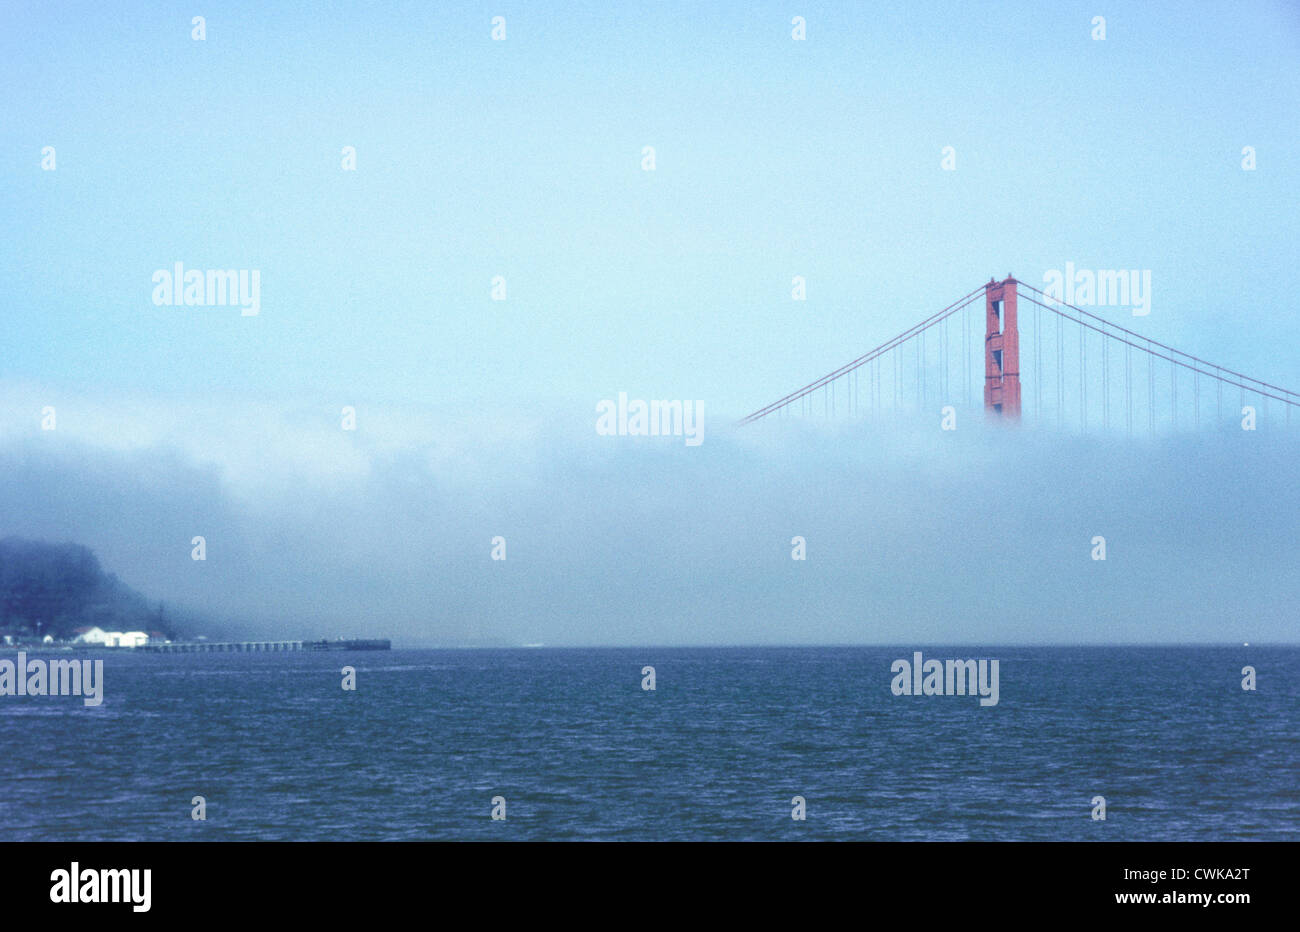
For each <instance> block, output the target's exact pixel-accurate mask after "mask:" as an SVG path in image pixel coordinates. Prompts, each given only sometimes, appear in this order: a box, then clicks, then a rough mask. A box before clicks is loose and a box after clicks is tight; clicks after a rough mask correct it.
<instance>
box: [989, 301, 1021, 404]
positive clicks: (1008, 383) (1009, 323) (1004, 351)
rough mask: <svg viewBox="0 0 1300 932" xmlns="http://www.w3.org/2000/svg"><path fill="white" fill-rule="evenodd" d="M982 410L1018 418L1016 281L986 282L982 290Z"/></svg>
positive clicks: (1018, 370) (1018, 353) (1018, 351)
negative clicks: (983, 330)
mask: <svg viewBox="0 0 1300 932" xmlns="http://www.w3.org/2000/svg"><path fill="white" fill-rule="evenodd" d="M984 322H985V334H984V408H985V410H988V411H996V412H998V413H999V414H1001V415H1003V416H1005V417H1012V418H1016V419H1017V420H1019V418H1020V331H1019V330H1018V329H1017V327H1016V280H1015V279H1014V278H1012V277H1011V276H1010V275H1008V276H1007V278H1006V280H1005V281H1000V282H995V281H993V280H992V279H989V283H988V284H987V285H985V286H984Z"/></svg>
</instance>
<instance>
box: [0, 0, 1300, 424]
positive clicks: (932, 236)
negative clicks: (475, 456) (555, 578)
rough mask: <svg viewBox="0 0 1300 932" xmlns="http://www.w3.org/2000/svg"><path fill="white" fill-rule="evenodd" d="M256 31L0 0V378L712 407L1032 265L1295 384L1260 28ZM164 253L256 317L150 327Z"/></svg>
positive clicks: (776, 391) (383, 397) (777, 22)
mask: <svg viewBox="0 0 1300 932" xmlns="http://www.w3.org/2000/svg"><path fill="white" fill-rule="evenodd" d="M272 6H273V7H276V6H278V7H279V8H277V9H267V8H266V5H264V4H218V5H212V6H205V7H204V9H203V12H204V15H205V16H206V18H207V28H208V37H207V39H206V41H204V42H195V41H192V40H191V39H190V36H189V32H190V26H189V19H190V16H191V15H193V13H194V10H196V9H197V8H196V7H193V5H189V6H184V5H175V4H162V5H155V4H145V5H140V6H137V7H134V8H133V7H130V6H123V7H121V8H118V6H117V5H115V6H114V7H112V8H104V7H102V6H101V5H97V4H96V5H92V4H80V5H59V4H44V3H42V4H31V5H24V6H19V7H15V6H14V5H7V6H6V10H5V13H4V14H3V16H4V20H3V25H4V28H3V30H2V36H3V38H0V51H3V53H4V54H3V64H0V76H2V77H0V80H2V81H3V85H2V86H3V92H4V93H3V97H4V101H5V103H4V105H3V108H4V111H3V112H4V120H3V124H2V128H0V143H2V148H3V161H0V171H3V180H4V184H3V194H2V195H0V196H2V197H3V201H0V209H3V211H4V212H5V214H6V215H7V217H8V222H6V224H5V231H4V233H3V234H0V235H3V237H4V249H3V250H2V251H0V274H3V275H4V277H5V279H6V281H7V282H8V288H7V292H8V294H7V301H6V303H7V304H8V306H9V308H10V314H9V315H8V316H9V321H8V323H9V334H10V339H9V340H8V341H7V343H8V346H7V350H6V354H5V357H6V358H5V372H6V375H9V376H17V377H22V378H30V379H39V380H43V381H56V382H58V381H64V380H75V381H76V383H77V384H78V385H80V386H83V387H84V386H102V387H103V388H104V389H105V390H119V389H124V388H129V389H136V390H142V391H147V392H160V393H173V392H176V391H177V390H178V389H180V388H181V387H182V386H185V387H193V388H201V389H202V390H203V391H204V392H218V393H220V392H230V393H236V394H246V395H249V396H254V397H262V396H265V395H267V394H277V395H283V394H292V395H297V394H312V395H315V394H330V393H332V394H337V395H340V396H346V397H349V398H354V399H355V398H367V399H373V400H375V401H377V402H394V403H396V402H412V401H420V402H428V403H437V404H448V405H452V406H457V405H479V404H483V403H501V404H503V405H506V406H515V405H528V404H532V403H533V402H534V401H535V400H537V399H538V398H554V399H564V400H566V401H567V400H573V401H575V402H581V403H582V404H584V405H585V404H587V402H588V400H589V399H591V398H592V397H593V396H594V397H605V396H607V395H609V394H611V393H613V392H615V391H618V390H622V389H629V390H631V391H633V392H638V391H640V392H644V393H646V394H647V395H649V394H658V395H662V396H671V397H692V398H704V399H708V401H709V402H710V404H711V406H712V408H713V410H715V411H719V412H721V411H727V412H741V413H743V412H744V411H746V410H749V409H751V408H753V407H757V406H758V405H759V404H761V403H763V402H765V401H767V400H770V398H771V397H775V396H777V395H780V394H783V393H784V392H785V391H786V390H788V389H789V388H793V387H795V386H796V385H798V384H802V382H803V381H805V380H806V378H811V377H813V376H816V375H818V374H820V373H821V372H824V371H828V370H829V369H831V368H833V367H835V366H837V365H839V364H840V362H842V361H845V360H847V359H849V358H852V357H853V356H856V355H857V354H858V353H860V352H862V351H863V350H865V349H866V348H869V347H870V346H873V345H875V344H876V343H878V342H880V341H881V340H883V339H885V338H887V337H888V336H891V335H892V334H893V333H895V332H898V331H900V330H902V329H904V328H905V327H907V326H910V324H911V323H913V322H915V321H916V320H918V319H920V317H921V316H924V314H926V313H928V312H929V311H931V310H933V309H937V308H939V307H942V306H944V305H945V304H947V303H948V302H949V301H950V300H952V299H953V298H955V297H957V296H958V295H960V294H964V293H965V292H966V291H968V290H969V289H970V288H971V287H973V286H974V285H975V284H976V283H978V282H980V281H984V280H986V279H987V278H988V277H989V276H990V275H997V276H999V277H1000V276H1002V275H1005V274H1007V273H1008V272H1011V273H1014V274H1016V275H1018V276H1020V277H1022V278H1024V279H1025V280H1026V281H1029V282H1031V283H1034V284H1038V285H1040V286H1041V284H1042V275H1043V272H1044V270H1046V269H1049V268H1059V267H1062V266H1063V265H1064V263H1065V262H1066V261H1073V262H1074V263H1075V264H1076V265H1078V266H1080V267H1087V268H1140V269H1151V270H1152V273H1153V279H1154V286H1153V292H1154V300H1153V313H1152V315H1151V316H1150V318H1148V319H1146V320H1144V321H1142V322H1141V323H1142V329H1143V332H1144V333H1149V334H1150V335H1151V336H1152V337H1155V338H1157V339H1161V338H1163V339H1167V340H1168V341H1169V342H1171V343H1173V344H1174V345H1177V346H1179V347H1180V348H1183V349H1186V350H1187V351H1188V352H1193V353H1198V355H1203V356H1206V357H1208V358H1211V359H1214V360H1215V361H1222V362H1223V363H1224V364H1226V365H1236V366H1238V367H1240V368H1242V369H1244V370H1245V371H1248V372H1252V373H1253V374H1257V375H1259V376H1260V377H1261V378H1269V377H1270V376H1272V377H1273V379H1275V380H1277V381H1281V382H1282V383H1283V384H1287V379H1288V378H1290V379H1291V381H1292V382H1294V381H1296V379H1295V378H1294V375H1295V374H1296V373H1297V371H1298V370H1300V351H1298V350H1297V349H1296V347H1297V346H1300V340H1297V336H1300V324H1297V322H1296V315H1294V314H1293V313H1292V312H1291V305H1293V303H1294V302H1293V300H1292V299H1291V297H1290V295H1291V294H1292V292H1293V291H1294V289H1295V285H1296V270H1295V267H1294V266H1295V261H1294V260H1295V257H1296V243H1297V242H1300V235H1298V234H1300V226H1298V224H1300V221H1298V220H1297V217H1300V211H1297V209H1296V208H1297V206H1298V204H1297V184H1296V178H1297V172H1298V170H1300V163H1298V159H1300V154H1298V153H1297V151H1296V147H1295V140H1296V138H1297V129H1298V128H1300V127H1297V119H1298V118H1297V114H1300V68H1298V67H1297V65H1300V13H1297V11H1296V8H1295V7H1294V6H1290V7H1288V6H1286V5H1282V4H1267V3H1248V4H1223V5H1210V4H1202V5H1196V4H1194V5H1190V6H1189V5H1187V4H1181V3H1178V4H1135V5H1127V4H1120V5H1116V6H1115V8H1114V9H1112V10H1109V11H1106V10H1101V9H1100V8H1099V7H1097V5H1095V4H1094V5H1088V4H1032V5H1028V8H1027V9H1019V10H1011V9H1005V8H1003V7H1004V6H1009V5H994V8H992V9H990V8H988V6H987V5H973V4H970V5H953V6H950V5H947V4H939V5H931V4H923V3H906V4H897V5H893V4H867V3H860V4H856V3H855V4H836V5H824V4H819V5H800V4H795V5H793V6H792V5H790V4H752V5H751V4H744V5H739V4H708V3H705V4H696V3H691V4H671V3H663V4H642V5H637V6H638V7H639V8H637V9H634V8H633V6H632V5H615V6H617V7H618V8H619V9H618V10H617V11H611V10H610V9H609V6H610V5H608V4H601V3H593V4H527V5H520V7H519V8H518V9H517V10H512V9H510V8H509V7H508V6H506V7H500V6H493V5H490V4H489V5H472V4H470V5H453V6H452V7H449V8H440V5H433V4H410V5H400V4H398V5H387V4H356V5H353V4H333V5H329V6H325V7H322V8H319V9H318V8H317V6H316V5H304V6H301V7H287V6H279V5H272ZM792 12H799V13H800V14H801V15H803V16H804V17H805V18H806V20H807V21H808V36H809V38H808V40H807V41H805V42H794V41H792V40H791V38H790V25H789V23H790V19H791V15H790V14H791V13H792ZM1099 13H1105V14H1108V15H1107V38H1106V39H1105V41H1093V40H1092V39H1091V38H1090V31H1091V28H1092V27H1091V25H1090V21H1091V18H1092V17H1093V16H1094V15H1098V14H1099ZM495 14H501V15H505V16H506V18H507V36H508V38H507V40H506V41H504V42H493V41H491V40H490V38H489V33H490V28H491V27H490V20H491V17H492V15H495ZM45 145H53V146H55V148H56V151H57V158H58V169H57V171H55V172H41V171H39V170H37V169H38V164H39V157H40V150H41V148H42V147H43V146H45ZM344 145H353V146H356V148H357V151H358V170H357V171H356V172H355V173H348V172H343V171H341V170H340V165H339V162H340V155H339V151H340V149H341V148H342V146H344ZM644 145H653V146H654V147H655V149H656V154H657V169H656V171H654V172H643V171H641V170H640V161H641V149H642V146H644ZM946 145H951V146H953V147H954V148H955V150H956V153H957V170H956V171H953V172H945V171H942V170H941V169H940V158H941V150H942V148H943V147H944V146H946ZM1245 145H1252V146H1254V147H1255V148H1256V150H1257V152H1258V160H1259V168H1258V169H1257V170H1256V171H1254V172H1244V171H1242V170H1241V168H1240V160H1241V156H1240V150H1241V148H1242V147H1243V146H1245ZM177 260H180V261H185V262H186V263H187V264H189V265H190V266H191V267H200V268H213V267H220V268H257V269H260V270H261V271H262V278H263V286H262V287H263V291H264V298H263V307H264V309H263V312H262V314H261V315H260V316H259V317H258V318H253V319H239V318H238V316H237V315H236V316H233V317H232V316H231V315H230V314H229V313H225V312H223V311H220V310H215V311H214V310H205V311H196V310H195V309H176V308H157V307H154V306H153V305H152V304H151V303H150V301H149V297H150V292H151V285H150V275H151V274H152V272H153V270H154V269H157V268H163V267H168V266H170V264H171V263H172V262H174V261H177ZM497 274H500V275H504V276H505V277H506V280H507V285H508V300H507V301H506V302H504V303H502V302H492V301H490V300H489V284H490V281H491V278H492V276H493V275H497ZM796 274H800V275H804V276H805V277H806V278H807V279H808V289H809V300H808V301H807V302H806V303H804V304H797V303H795V302H792V301H791V300H790V280H791V277H792V276H793V275H796ZM1242 331H1245V333H1247V334H1249V336H1244V335H1242V333H1241V332H1242Z"/></svg>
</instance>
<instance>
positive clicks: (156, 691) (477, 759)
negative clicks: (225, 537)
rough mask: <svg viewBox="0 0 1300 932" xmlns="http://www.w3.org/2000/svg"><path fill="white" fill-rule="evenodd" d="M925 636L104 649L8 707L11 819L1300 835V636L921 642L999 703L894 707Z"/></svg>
mask: <svg viewBox="0 0 1300 932" xmlns="http://www.w3.org/2000/svg"><path fill="white" fill-rule="evenodd" d="M913 649H914V648H913V647H900V648H804V649H785V648H753V649H748V648H747V649H722V648H719V649H656V648H647V649H637V650H621V649H619V650H613V649H611V650H485V651H415V650H411V651H407V650H402V651H393V652H391V653H387V652H386V653H348V654H342V653H298V654H211V655H183V654H182V655H146V654H127V653H112V654H108V655H105V658H104V660H105V672H104V676H105V697H104V702H103V705H102V706H100V707H98V708H86V707H84V706H83V704H82V702H81V700H80V699H79V698H37V697H25V698H17V697H0V740H2V741H3V745H2V746H3V748H4V754H3V756H2V757H0V776H3V791H2V792H0V830H2V831H3V833H4V837H5V838H6V839H9V840H30V839H46V840H63V839H95V840H116V839H159V840H169V839H175V840H187V839H194V840H199V839H226V840H240V839H248V840H251V839H285V840H291V839H303V840H313V839H339V840H346V839H408V840H413V839H516V840H518V839H588V838H590V839H645V840H656V839H666V840H667V839H686V840H721V839H771V840H786V839H813V838H817V839H859V840H918V839H920V840H926V839H945V840H947V839H956V840H960V839H989V840H999V839H1049V840H1075V839H1098V840H1130V839H1134V840H1136V839H1146V840H1185V839H1187V840H1190V839H1203V840H1230V839H1279V840H1280V839H1290V840H1300V780H1298V779H1297V778H1298V776H1300V727H1298V726H1300V648H1289V647H1287V648H1283V647H1264V648H1256V647H1241V648H1001V649H994V650H991V651H990V650H988V649H984V650H973V649H970V648H924V652H925V656H926V657H927V658H936V659H947V658H966V657H995V658H997V659H998V660H999V661H1000V701H999V703H998V705H997V706H995V707H990V708H981V707H980V705H979V703H978V701H977V700H976V699H975V698H972V697H969V696H967V697H907V696H894V695H893V694H892V693H891V692H890V688H889V685H890V680H891V678H892V677H891V674H890V664H891V663H892V661H893V660H895V659H897V658H907V659H909V660H910V659H911V656H912V650H913ZM0 656H3V657H8V658H10V659H12V658H13V657H14V655H13V654H12V653H6V654H3V655H0ZM44 656H46V657H48V656H49V655H44ZM647 664H649V665H653V666H654V667H655V670H656V678H657V689H656V690H655V691H654V692H647V691H643V690H642V688H641V679H642V676H641V669H642V667H643V666H645V665H647ZM1247 664H1250V665H1253V666H1254V667H1256V669H1257V670H1258V677H1259V689H1258V691H1256V692H1244V691H1243V690H1242V689H1241V678H1242V677H1241V669H1242V667H1243V666H1246V665H1247ZM345 665H352V666H355V667H356V669H357V676H358V684H357V686H358V688H357V690H356V691H355V692H345V691H344V690H342V689H341V686H340V684H341V681H342V676H341V673H340V670H341V668H342V667H343V666H345ZM796 795H798V796H803V797H804V798H805V799H806V800H807V808H808V818H807V821H805V822H795V821H793V820H791V818H790V808H791V805H790V801H791V798H792V797H794V796H796ZM1097 795H1101V796H1105V797H1106V800H1107V805H1108V819H1107V820H1106V821H1105V822H1095V821H1093V820H1092V819H1091V818H1090V811H1091V804H1090V801H1091V799H1092V798H1093V797H1094V796H1097ZM194 796H204V797H205V798H206V800H207V807H208V810H207V814H208V818H207V821H206V822H196V821H194V820H193V819H191V817H190V810H191V799H192V798H193V797H194ZM493 796H504V797H505V798H506V800H507V816H508V817H507V819H506V821H504V822H494V821H492V820H491V819H490V818H489V814H490V809H491V803H490V800H491V798H492V797H493Z"/></svg>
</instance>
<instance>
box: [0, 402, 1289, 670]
mask: <svg viewBox="0 0 1300 932" xmlns="http://www.w3.org/2000/svg"><path fill="white" fill-rule="evenodd" d="M40 394H41V393H40V392H38V391H35V390H33V389H31V388H30V387H27V388H25V389H18V390H15V391H14V392H12V393H11V396H10V397H11V398H12V397H17V398H20V399H21V400H22V402H23V403H22V404H14V405H11V406H9V412H10V414H9V415H8V416H7V419H5V420H3V421H0V472H2V473H3V475H4V477H5V479H4V481H3V483H0V536H4V535H6V534H17V535H21V536H26V537H34V538H44V539H50V540H73V541H77V542H80V543H85V544H86V545H88V546H90V547H92V548H93V549H94V550H95V551H96V552H97V554H98V555H99V557H100V560H101V562H102V563H103V565H104V567H105V569H106V570H109V571H112V572H116V573H117V574H118V575H119V576H120V577H121V578H122V579H123V580H124V581H126V582H127V583H129V584H130V585H132V586H134V587H136V588H137V589H139V590H141V591H142V592H144V593H145V594H147V595H149V596H150V597H151V598H155V599H163V600H166V601H169V602H173V603H178V604H182V605H185V606H188V607H190V608H192V609H196V610H200V611H203V612H206V613H208V614H210V615H212V616H213V617H218V618H222V619H225V620H227V622H229V623H230V624H231V625H232V626H234V627H235V628H237V629H239V630H246V631H248V632H250V633H253V632H256V633H257V634H258V635H260V636H312V637H317V636H330V637H332V636H346V635H355V636H387V637H392V638H394V640H395V641H397V642H398V643H399V644H406V645H416V644H427V645H439V644H449V645H450V644H519V643H533V642H542V643H546V644H555V645H560V644H570V645H599V644H611V645H630V644H775V643H801V644H806V643H901V644H925V643H969V644H993V643H1175V642H1240V641H1245V640H1248V641H1261V642H1262V641H1270V640H1273V641H1280V640H1287V641H1293V640H1294V639H1295V625H1294V619H1293V618H1292V617H1291V616H1290V607H1291V606H1294V605H1295V604H1296V603H1297V602H1298V601H1300V591H1298V590H1300V571H1298V570H1297V569H1296V566H1297V555H1298V551H1300V544H1298V543H1297V541H1296V538H1295V533H1294V532H1295V515H1296V514H1297V506H1298V505H1300V492H1297V490H1296V488H1295V483H1294V481H1293V480H1292V478H1291V477H1292V476H1293V472H1294V470H1293V463H1294V461H1295V455H1296V452H1297V443H1296V441H1295V440H1294V439H1289V438H1288V437H1287V436H1284V435H1270V434H1269V433H1267V432H1264V431H1260V432H1256V433H1246V432H1242V431H1235V432H1234V431H1231V430H1226V431H1223V432H1218V433H1213V432H1205V433H1202V434H1196V435H1183V436H1171V437H1164V438H1139V439H1133V440H1129V439H1127V438H1122V437H1113V438H1101V437H1079V436H1075V435H1071V434H1067V433H1060V432H1056V431H1045V430H1034V429H1031V428H1024V429H1020V430H1005V429H997V428H990V427H987V426H985V425H983V424H982V418H980V417H979V416H976V417H975V418H973V419H972V418H970V417H969V416H967V417H966V418H965V423H964V424H963V426H962V428H961V429H959V430H957V431H955V432H942V431H940V430H939V429H938V418H937V416H936V417H935V418H934V419H933V421H934V423H933V424H932V425H931V424H927V425H926V427H925V429H916V428H913V429H906V428H900V427H899V426H897V424H890V425H884V424H876V425H873V424H871V423H868V422H856V423H855V422H841V423H840V424H838V425H831V426H827V425H817V424H812V423H807V422H804V423H800V422H797V421H789V420H787V421H783V422H781V423H767V422H764V423H760V424H756V425H753V426H751V427H747V428H742V429H740V430H736V429H733V428H730V427H724V426H723V425H722V424H720V423H718V421H717V420H714V421H712V422H711V423H710V425H709V431H708V434H707V437H708V439H707V442H705V443H704V444H702V445H701V446H699V447H693V448H692V447H686V446H684V445H683V444H681V443H680V442H673V441H672V439H671V438H640V437H602V436H597V434H596V432H595V430H594V426H593V425H594V413H592V412H590V411H588V410H586V409H585V408H584V406H575V407H573V408H569V409H557V410H556V411H554V412H551V413H550V415H549V416H540V417H533V418H528V417H522V416H520V415H518V414H517V413H505V412H496V413H489V414H480V415H479V416H476V417H469V416H464V415H460V416H456V417H450V416H444V415H442V414H440V413H438V412H436V411H430V410H423V409H405V408H400V407H393V406H382V405H362V404H357V411H358V427H357V430H356V431H344V430H341V429H340V426H339V418H338V413H339V412H338V408H336V407H329V406H320V405H308V404H303V405H286V406H280V407H276V406H270V405H263V404H247V403H235V402H231V403H227V404H221V405H216V404H212V405H207V406H193V405H181V404H177V403H172V404H167V405H164V404H155V403H151V402H148V401H147V400H146V401H139V402H117V403H114V404H110V403H106V402H105V403H94V402H92V401H91V400H88V399H79V398H74V399H68V400H67V401H66V402H65V403H63V404H62V405H61V406H60V408H59V425H58V428H57V429H56V430H54V431H41V430H40V427H39V419H38V418H37V416H36V413H37V412H39V410H40V408H41V403H40V400H39V396H40ZM195 535H203V536H204V537H205V538H206V540H207V557H208V559H207V560H206V561H205V562H195V561H193V560H191V559H190V540H191V538H192V537H193V536H195ZM497 535H500V536H502V537H504V538H505V539H506V543H507V559H506V560H505V561H504V562H497V561H493V560H492V559H490V552H491V539H492V538H493V537H495V536H497ZM795 536H800V537H803V538H804V539H805V540H806V542H807V544H806V546H807V559H806V560H803V561H796V560H792V559H791V549H792V545H791V539H792V538H793V537H795ZM1095 536H1104V537H1105V539H1106V550H1107V559H1106V560H1105V561H1095V560H1093V559H1092V556H1091V554H1092V551H1093V545H1092V539H1093V538H1094V537H1095Z"/></svg>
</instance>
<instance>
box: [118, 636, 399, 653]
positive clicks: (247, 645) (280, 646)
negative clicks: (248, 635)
mask: <svg viewBox="0 0 1300 932" xmlns="http://www.w3.org/2000/svg"><path fill="white" fill-rule="evenodd" d="M392 649H393V644H392V642H391V641H389V640H388V639H387V638H351V639H348V638H340V639H339V640H336V641H324V640H322V641H170V642H165V643H161V644H153V643H151V644H145V645H143V646H141V647H137V648H134V650H145V651H153V652H154V653H158V654H214V653H215V654H221V653H232V654H239V653H266V652H270V651H285V650H392Z"/></svg>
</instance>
